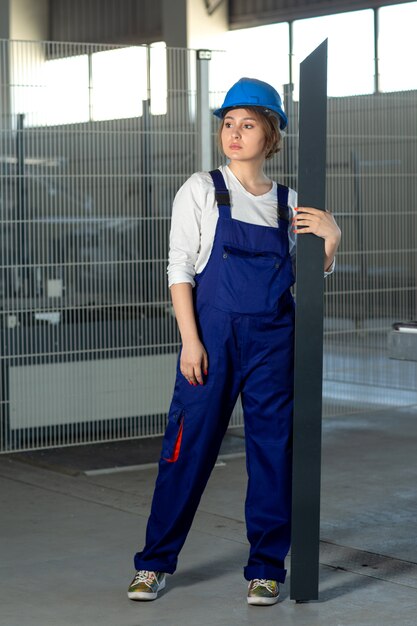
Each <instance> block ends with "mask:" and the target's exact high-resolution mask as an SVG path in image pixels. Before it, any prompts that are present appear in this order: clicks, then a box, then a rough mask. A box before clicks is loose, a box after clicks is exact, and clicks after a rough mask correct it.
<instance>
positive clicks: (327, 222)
mask: <svg viewBox="0 0 417 626" xmlns="http://www.w3.org/2000/svg"><path fill="white" fill-rule="evenodd" d="M294 211H296V214H295V215H294V217H293V220H292V222H293V231H294V233H295V234H297V235H303V234H304V233H313V235H317V237H322V238H323V239H324V271H325V272H329V271H332V268H333V261H334V256H335V254H336V251H337V249H338V247H339V243H340V238H341V236H342V232H341V230H340V228H339V226H338V225H337V224H336V220H335V219H334V217H333V215H332V214H331V213H329V211H321V210H320V209H313V207H304V206H303V207H298V208H297V209H294ZM300 226H302V227H303V228H301V229H300V228H299V227H300Z"/></svg>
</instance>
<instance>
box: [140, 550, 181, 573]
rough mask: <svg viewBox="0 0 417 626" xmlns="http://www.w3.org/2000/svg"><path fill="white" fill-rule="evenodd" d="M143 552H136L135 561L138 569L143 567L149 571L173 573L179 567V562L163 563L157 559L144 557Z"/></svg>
mask: <svg viewBox="0 0 417 626" xmlns="http://www.w3.org/2000/svg"><path fill="white" fill-rule="evenodd" d="M142 554H143V552H137V553H136V554H135V558H134V563H135V569H136V570H137V571H139V570H141V569H143V570H147V571H148V572H165V574H173V573H174V572H175V570H176V569H177V563H166V562H165V563H162V561H158V560H157V559H146V560H143V559H142Z"/></svg>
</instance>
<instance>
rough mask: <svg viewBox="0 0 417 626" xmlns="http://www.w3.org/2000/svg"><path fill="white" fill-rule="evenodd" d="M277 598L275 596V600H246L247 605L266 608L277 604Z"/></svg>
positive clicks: (254, 598)
mask: <svg viewBox="0 0 417 626" xmlns="http://www.w3.org/2000/svg"><path fill="white" fill-rule="evenodd" d="M278 599H279V596H276V598H262V597H260V598H256V597H253V598H248V604H251V605H252V606H268V605H271V604H276V603H277V602H278Z"/></svg>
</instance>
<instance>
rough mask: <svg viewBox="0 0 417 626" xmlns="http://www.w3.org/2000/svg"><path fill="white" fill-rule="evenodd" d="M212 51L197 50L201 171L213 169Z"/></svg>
mask: <svg viewBox="0 0 417 626" xmlns="http://www.w3.org/2000/svg"><path fill="white" fill-rule="evenodd" d="M210 60H211V50H197V133H198V137H197V145H198V155H199V159H198V161H199V163H200V167H201V170H202V171H203V172H208V171H210V170H211V169H212V163H213V158H212V147H211V114H210V91H209V61H210Z"/></svg>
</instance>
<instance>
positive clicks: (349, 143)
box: [0, 0, 417, 452]
mask: <svg viewBox="0 0 417 626" xmlns="http://www.w3.org/2000/svg"><path fill="white" fill-rule="evenodd" d="M161 1H162V0H161ZM107 4H108V6H109V7H112V9H113V13H112V12H111V11H107V12H105V13H104V14H103V20H101V21H96V20H95V19H94V3H93V2H72V3H71V7H72V8H71V9H70V8H69V5H70V3H68V2H64V1H63V0H55V1H54V2H51V3H49V6H50V9H51V8H52V9H53V10H51V11H50V21H49V23H50V31H49V33H50V34H52V35H53V36H54V39H55V41H53V42H51V41H49V42H48V41H11V40H9V39H3V40H2V41H1V43H0V67H1V87H0V90H1V91H0V98H1V104H2V118H1V119H2V123H1V124H2V125H1V155H2V156H1V157H0V159H1V171H0V178H1V196H0V220H1V230H0V233H1V234H0V237H1V246H0V255H1V257H0V292H1V296H2V325H1V335H0V342H1V345H0V362H1V380H0V424H1V429H0V451H1V452H10V451H19V450H20V451H21V450H28V449H36V448H45V447H55V446H65V445H72V444H79V443H91V442H100V441H109V440H118V439H128V438H135V437H147V436H151V435H156V434H161V433H162V432H163V430H164V427H165V421H166V412H167V408H168V404H169V399H170V396H171V392H172V387H173V383H174V376H175V361H176V356H177V353H178V348H179V335H178V332H177V328H176V322H175V318H174V316H173V311H172V307H171V304H170V297H169V290H168V286H167V278H166V266H167V254H168V239H169V228H170V213H171V206H172V200H173V197H174V194H175V192H176V190H177V189H178V187H179V186H180V185H181V184H182V183H183V182H184V181H185V180H186V178H187V177H188V176H189V175H191V174H192V173H193V172H194V171H196V170H199V169H203V168H205V166H207V165H211V166H213V167H216V166H217V165H219V164H220V163H221V162H222V157H221V155H220V154H219V152H218V151H217V146H216V127H217V124H216V120H215V118H213V116H212V115H211V110H213V108H214V107H215V106H216V105H218V104H219V103H220V102H221V100H222V97H223V95H224V88H225V87H224V88H223V87H222V85H221V83H219V81H218V80H216V78H217V77H218V74H219V68H221V66H222V64H223V63H224V62H225V60H226V59H227V53H225V52H222V51H212V53H211V59H209V58H208V57H209V56H210V55H202V58H200V59H198V58H197V54H196V50H194V49H184V48H177V47H172V46H171V47H165V45H153V44H152V41H159V40H160V39H161V38H162V35H161V28H162V26H161V24H160V21H158V20H159V18H158V15H159V13H158V7H157V6H156V5H158V3H155V2H152V3H151V2H144V3H142V9H141V10H142V11H143V15H144V16H145V17H146V19H145V18H144V20H142V22H141V28H143V33H142V35H141V34H140V33H138V32H132V31H129V30H128V29H127V25H131V24H138V21H135V20H134V19H130V18H131V17H132V15H133V12H134V11H136V10H137V8H138V3H137V2H133V1H131V2H125V3H124V4H125V8H126V11H124V12H120V11H117V6H116V5H117V4H118V3H115V2H110V3H107ZM208 4H209V5H210V3H208ZM213 4H215V3H213ZM250 4H251V6H252V16H247V15H246V14H245V11H244V10H243V5H246V6H247V7H248V6H249V5H250ZM267 4H268V6H269V7H270V8H271V7H272V6H275V9H276V10H275V13H274V15H272V13H271V15H270V17H268V14H267V12H265V10H264V11H263V12H262V8H263V9H265V8H266V5H267ZM285 4H286V3H283V2H281V3H279V2H275V3H271V2H270V3H267V2H266V1H264V2H260V1H259V0H258V2H252V3H238V2H231V3H230V14H229V17H230V22H231V24H232V27H234V28H238V27H241V26H246V25H248V23H252V24H253V23H254V18H253V15H254V14H256V15H258V16H259V15H263V16H264V17H263V18H262V19H263V22H262V19H258V23H261V22H262V23H266V22H267V21H268V20H269V21H273V20H274V19H276V16H277V15H279V10H281V11H283V8H282V7H283V6H284V5H285ZM287 4H292V11H293V14H292V15H289V13H288V11H289V10H290V9H288V7H287V13H285V12H284V13H281V15H282V19H284V20H285V19H286V20H291V19H295V18H296V17H297V13H296V7H297V5H298V4H300V3H294V2H293V3H287ZM301 4H303V3H301ZM310 4H316V5H321V6H322V11H323V12H324V11H325V10H326V7H327V8H328V5H329V3H328V2H327V3H326V2H321V3H310ZM346 4H348V3H343V2H341V3H339V5H340V10H342V9H343V8H345V7H344V5H346ZM349 4H350V6H351V5H352V4H353V3H349ZM357 4H358V8H361V6H359V5H360V4H361V3H357ZM380 4H381V3H377V2H376V3H372V2H366V3H362V5H366V6H367V7H369V6H378V5H380ZM391 4H392V3H391ZM264 5H265V6H264ZM152 6H154V8H152ZM128 7H130V10H131V11H132V14H131V15H130V17H129V12H128V10H127V8H128ZM239 7H240V11H239ZM145 9H146V10H145ZM271 11H272V9H271ZM294 11H295V13H294ZM89 12H90V13H91V15H90V14H89ZM112 15H113V16H114V15H118V16H119V20H118V21H117V20H115V19H113V18H112ZM265 16H266V17H265ZM81 25H84V26H83V28H84V30H83V29H82V28H81ZM106 29H107V30H106ZM145 31H146V32H145ZM138 38H140V40H141V41H145V45H133V42H134V40H135V41H137V40H138ZM71 40H72V41H77V43H73V42H72V41H71ZM100 41H102V42H103V41H104V42H106V43H100ZM115 42H118V44H117V45H116V43H115ZM119 44H120V45H119ZM132 63H133V64H134V67H135V68H136V69H135V74H134V79H133V81H132V74H131V73H127V72H126V67H127V65H129V64H132ZM110 67H111V70H110V69H109V68H110ZM129 81H130V82H133V87H131V89H134V92H132V91H129V94H132V93H133V94H134V97H132V98H131V101H130V102H129V97H130V96H129V95H128V92H126V93H125V92H124V91H123V90H124V88H125V87H126V85H127V83H129ZM281 89H282V91H283V92H285V105H286V109H287V112H288V114H289V119H290V125H289V134H288V135H287V136H286V138H285V143H284V148H283V150H282V152H281V154H280V155H279V157H278V158H276V159H275V160H274V161H273V163H271V164H269V166H268V167H269V172H268V173H269V174H270V175H271V176H272V177H274V178H276V179H278V180H280V181H281V182H284V183H286V184H288V185H290V186H292V187H294V188H296V185H297V109H298V102H297V100H296V99H294V98H293V96H292V90H291V88H290V86H289V85H285V86H284V85H281ZM115 91H116V92H117V93H119V94H120V98H121V99H124V100H126V110H125V112H124V113H123V114H122V115H120V117H119V119H117V115H113V117H112V112H111V108H110V109H108V108H107V109H106V106H105V104H106V102H107V100H109V96H110V93H111V92H115ZM206 93H207V94H209V97H207V98H205V97H204V94H206ZM129 107H130V108H129ZM416 108H417V91H415V90H408V91H395V92H387V93H383V92H381V91H379V90H378V91H376V92H375V93H369V94H362V95H351V96H343V97H329V102H328V156H327V207H328V208H329V209H331V210H332V211H333V212H334V214H335V216H336V219H337V221H338V223H339V224H340V226H341V229H342V232H343V238H342V243H341V248H340V251H339V252H338V255H337V261H336V268H337V269H336V272H335V274H334V275H333V276H331V277H329V278H327V279H326V284H325V347H324V396H323V408H324V412H323V413H324V416H335V415H344V414H348V413H350V414H351V413H355V412H359V411H363V410H364V409H366V408H369V409H379V408H389V407H398V406H407V405H413V404H416V403H417V391H416V385H415V381H416V373H417V372H416V367H417V363H413V362H410V361H398V360H392V359H390V358H389V354H388V342H387V338H388V334H389V331H390V329H391V326H392V324H393V322H395V321H400V320H401V321H403V320H407V319H415V318H416V314H417V304H416V287H417V285H416V276H417V272H416V269H417V245H416V237H415V233H416V232H417V228H416V227H417V223H416V214H417V207H416V197H417V194H416V191H417V118H416V115H415V111H416ZM208 120H209V122H208ZM208 124H210V127H209V126H208ZM207 133H209V138H210V141H209V142H208V143H206V142H204V141H202V139H201V137H204V136H207ZM241 423H242V416H241V411H240V407H239V406H237V407H236V409H235V412H234V415H233V417H232V421H231V425H232V426H237V425H240V424H241Z"/></svg>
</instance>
